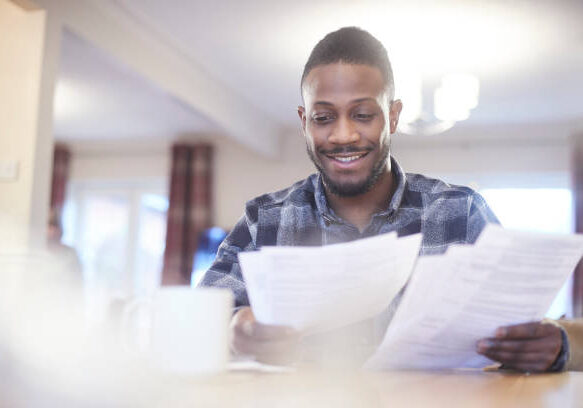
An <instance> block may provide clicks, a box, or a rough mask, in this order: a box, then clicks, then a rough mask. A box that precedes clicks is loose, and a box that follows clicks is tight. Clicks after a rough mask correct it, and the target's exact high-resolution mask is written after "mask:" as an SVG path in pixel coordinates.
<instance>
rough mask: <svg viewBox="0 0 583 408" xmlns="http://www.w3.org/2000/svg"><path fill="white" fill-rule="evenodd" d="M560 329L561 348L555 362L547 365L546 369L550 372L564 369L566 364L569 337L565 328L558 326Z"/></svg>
mask: <svg viewBox="0 0 583 408" xmlns="http://www.w3.org/2000/svg"><path fill="white" fill-rule="evenodd" d="M560 329H561V339H562V343H561V350H560V351H559V355H558V356H557V359H556V360H555V362H554V363H553V364H552V365H551V366H550V367H549V369H548V371H550V372H560V371H564V370H565V367H566V366H567V361H569V339H568V338H567V332H566V331H565V329H563V328H562V327H560Z"/></svg>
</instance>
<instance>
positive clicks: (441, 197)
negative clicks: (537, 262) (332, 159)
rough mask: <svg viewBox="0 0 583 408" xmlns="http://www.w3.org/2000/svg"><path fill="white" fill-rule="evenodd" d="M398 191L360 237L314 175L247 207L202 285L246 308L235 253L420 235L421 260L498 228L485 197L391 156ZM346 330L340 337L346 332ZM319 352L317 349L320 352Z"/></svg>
mask: <svg viewBox="0 0 583 408" xmlns="http://www.w3.org/2000/svg"><path fill="white" fill-rule="evenodd" d="M391 166H392V172H393V176H394V178H395V181H396V183H397V188H396V189H395V192H394V193H393V197H392V198H391V201H390V203H389V206H388V208H387V209H386V210H384V211H381V212H379V213H377V214H374V216H373V217H372V219H371V221H370V223H369V225H368V226H367V227H366V228H365V229H364V230H363V231H362V232H360V231H359V230H358V229H357V228H356V227H355V226H354V225H352V224H350V223H348V222H346V221H344V220H343V219H342V218H340V217H338V216H337V215H336V214H335V213H334V211H333V210H332V209H331V208H330V207H329V206H328V202H327V200H326V195H325V193H324V187H323V184H322V178H321V176H320V175H319V174H312V175H311V176H309V177H308V178H306V179H305V180H302V181H299V182H297V183H295V184H294V185H292V186H291V187H289V188H287V189H284V190H280V191H277V192H274V193H269V194H264V195H262V196H259V197H256V198H254V199H253V200H250V201H248V202H247V205H246V208H245V214H244V215H243V217H241V219H240V220H239V221H238V222H237V225H235V227H234V228H233V230H232V231H231V232H230V234H229V235H228V236H227V237H226V238H225V240H224V241H223V243H222V244H221V246H220V247H219V250H218V253H217V257H216V260H215V262H214V263H213V265H212V266H211V267H210V268H209V270H208V271H207V272H206V274H205V276H204V277H203V279H202V281H201V282H200V284H199V285H200V286H214V287H222V288H228V289H231V290H232V291H233V293H234V294H235V307H236V308H239V307H242V306H247V305H249V299H248V297H247V292H246V290H245V282H244V280H243V276H242V274H241V268H240V266H239V261H238V258H237V254H238V253H239V252H241V251H254V250H257V249H259V248H261V247H263V246H266V245H289V246H299V245H303V246H314V245H318V246H319V245H327V244H333V243H339V242H348V241H353V240H356V239H359V238H365V237H370V236H373V235H378V234H384V233H388V232H393V231H396V232H397V235H398V236H406V235H411V234H417V233H421V234H422V242H421V249H420V252H419V255H430V254H440V253H443V252H445V251H446V249H447V247H448V246H449V245H451V244H473V243H474V242H475V241H476V239H477V238H478V236H479V235H480V232H481V231H482V229H483V228H484V227H485V225H486V224H487V223H499V221H498V219H497V218H496V216H495V215H494V214H493V212H492V211H491V210H490V208H489V207H488V205H487V204H486V202H485V200H484V198H483V197H482V196H481V195H480V194H478V193H476V192H475V191H473V190H472V189H471V188H468V187H463V186H456V185H450V184H448V183H445V182H443V181H441V180H437V179H432V178H428V177H425V176H423V175H420V174H411V173H407V174H405V173H404V172H403V169H402V168H401V167H400V166H399V164H398V163H397V161H396V160H395V159H394V158H392V157H391ZM400 297H401V296H400V295H399V296H397V298H395V300H394V301H393V302H392V303H391V305H390V306H389V310H387V312H386V313H385V314H384V316H382V317H381V318H380V319H377V322H376V323H375V325H376V327H374V328H373V334H372V337H376V338H377V340H376V341H379V340H380V339H381V338H382V335H383V333H384V331H385V329H386V327H387V325H388V324H389V322H390V320H391V319H392V316H393V314H394V312H395V311H396V308H397V306H398V304H399V302H400ZM351 330H352V329H351V328H350V327H349V328H347V330H345V332H350V331H351ZM561 335H562V339H563V345H562V348H561V352H560V353H559V355H558V357H557V359H556V361H555V362H554V364H553V365H552V366H551V368H550V370H549V371H561V370H563V369H564V368H565V364H566V362H567V359H568V356H569V342H568V340H567V337H566V333H565V330H564V329H562V328H561ZM323 350H324V348H322V347H320V348H316V352H317V353H320V354H321V353H322V351H323Z"/></svg>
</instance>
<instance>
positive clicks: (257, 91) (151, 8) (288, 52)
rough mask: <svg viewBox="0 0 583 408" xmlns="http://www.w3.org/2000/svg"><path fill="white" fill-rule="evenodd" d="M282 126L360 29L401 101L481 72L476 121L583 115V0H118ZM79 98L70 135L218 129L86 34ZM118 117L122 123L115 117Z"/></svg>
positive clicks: (65, 121) (73, 54)
mask: <svg viewBox="0 0 583 408" xmlns="http://www.w3.org/2000/svg"><path fill="white" fill-rule="evenodd" d="M105 4H107V6H108V7H111V8H115V9H117V10H118V11H120V12H122V13H124V14H125V15H126V16H128V17H129V18H131V19H132V20H133V21H135V22H137V23H138V24H140V25H141V26H143V27H145V28H147V30H149V31H150V32H151V33H153V34H154V35H156V36H157V37H159V38H161V39H163V41H164V42H165V43H166V44H168V46H170V47H172V48H174V49H175V50H177V51H179V52H180V53H181V54H182V55H185V56H186V57H187V58H188V60H189V61H191V63H192V64H193V66H196V67H197V68H199V69H202V70H204V71H205V72H206V73H207V74H208V75H209V76H210V77H212V78H214V79H215V80H216V81H218V82H220V83H222V84H224V85H225V86H226V87H228V88H229V89H230V90H232V91H233V92H235V93H236V94H238V95H240V96H241V97H242V98H244V99H245V100H246V101H248V103H249V104H250V105H252V106H254V107H255V108H256V109H257V110H258V111H259V112H261V113H262V114H264V115H265V116H266V117H269V118H270V119H271V120H274V121H276V122H277V123H278V124H279V125H281V126H282V127H284V128H285V127H292V126H297V125H296V121H297V116H296V107H297V105H298V104H299V103H300V102H301V101H300V96H299V87H298V84H299V78H300V76H301V70H302V68H303V64H304V63H305V60H306V59H307V56H308V54H309V52H310V50H311V48H312V47H313V46H314V45H315V43H316V42H317V41H318V40H319V39H320V38H322V37H323V36H324V35H325V34H326V33H327V32H329V31H332V30H334V29H337V28H339V27H342V26H345V25H356V26H360V27H362V28H365V29H367V30H369V31H370V32H371V33H372V34H374V35H375V36H377V37H378V38H379V39H381V41H383V43H384V44H385V46H386V47H387V49H388V51H389V57H390V58H391V60H392V63H393V66H394V70H395V80H396V93H397V97H402V98H403V99H404V101H403V102H404V105H405V109H406V106H407V100H406V98H405V97H404V96H403V95H400V94H399V89H400V88H399V85H400V84H401V83H402V81H403V78H405V77H407V75H409V74H411V73H412V72H417V73H418V74H419V75H420V76H422V78H423V79H424V83H425V84H426V86H428V87H431V86H434V85H435V84H436V83H437V81H438V80H439V78H441V76H443V75H445V74H448V73H456V72H464V73H471V74H474V75H476V76H477V77H478V78H479V79H480V99H479V105H478V107H477V108H476V109H474V110H473V111H472V114H471V116H470V118H469V119H468V120H467V121H466V122H465V125H490V124H493V125H500V124H504V123H514V124H516V123H528V124H533V123H543V122H544V123H552V122H565V121H578V120H581V119H582V118H583V103H581V95H583V74H582V73H583V24H581V23H580V22H581V21H583V2H582V1H537V2H534V1H512V2H509V1H495V0H494V1H493V0H490V1H439V2H436V1H431V2H429V1H408V2H396V1H372V0H369V1H358V2H356V1H314V0H311V1H307V0H296V1H294V2H283V1H266V0H247V1H239V0H222V1H212V2H211V1H203V0H166V1H159V0H139V1H138V0H107V1H106V3H105ZM71 83H74V84H77V86H75V87H74V88H75V89H77V90H81V91H80V92H81V93H82V95H78V98H76V100H77V101H78V103H76V104H75V105H77V106H75V109H72V111H71V112H69V113H68V115H65V114H63V110H62V109H61V112H60V113H59V111H57V115H56V121H55V122H56V133H57V135H58V136H59V137H84V138H85V137H86V138H91V137H118V136H136V137H137V136H142V135H147V136H155V135H160V136H164V135H165V136H168V135H173V134H178V133H192V132H209V131H215V130H217V129H216V126H215V125H214V124H213V123H212V122H211V121H210V120H207V119H205V118H204V117H203V116H202V115H200V114H197V113H196V111H195V110H193V109H192V108H191V107H188V106H187V105H185V104H183V103H181V102H180V101H179V100H178V99H177V98H174V97H172V96H171V95H169V94H166V93H164V92H162V91H161V90H159V89H157V88H156V86H155V85H153V84H152V83H150V82H148V81H147V80H145V79H143V78H140V77H138V76H137V75H136V74H133V73H132V72H131V71H130V70H129V69H127V68H125V67H124V66H122V65H121V64H119V63H116V61H115V60H114V59H113V58H110V57H109V56H108V55H106V54H105V53H104V52H101V51H99V50H97V49H95V48H92V47H91V46H90V45H89V44H87V43H85V42H83V41H82V40H80V39H79V38H77V37H75V36H74V35H72V34H70V33H68V34H66V35H65V36H64V41H63V45H62V60H61V73H60V76H59V85H60V88H61V89H66V88H67V84H71ZM111 118H115V119H113V120H112V119H111Z"/></svg>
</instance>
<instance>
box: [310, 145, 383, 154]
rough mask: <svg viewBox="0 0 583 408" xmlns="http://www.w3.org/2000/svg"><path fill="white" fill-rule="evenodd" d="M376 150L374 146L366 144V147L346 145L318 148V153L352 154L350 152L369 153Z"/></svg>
mask: <svg viewBox="0 0 583 408" xmlns="http://www.w3.org/2000/svg"><path fill="white" fill-rule="evenodd" d="M373 150H374V148H372V147H370V146H366V147H358V146H345V147H337V148H334V149H329V150H326V149H318V153H319V154H324V155H334V154H350V153H364V152H366V153H368V152H372V151H373Z"/></svg>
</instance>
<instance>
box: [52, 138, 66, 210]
mask: <svg viewBox="0 0 583 408" xmlns="http://www.w3.org/2000/svg"><path fill="white" fill-rule="evenodd" d="M70 162H71V152H70V151H69V149H68V148H67V146H65V145H62V144H56V145H55V147H54V151H53V177H52V185H51V203H50V214H51V217H55V219H58V220H60V219H61V215H62V212H63V206H64V204H65V193H66V190H67V181H68V180H69V166H70Z"/></svg>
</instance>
